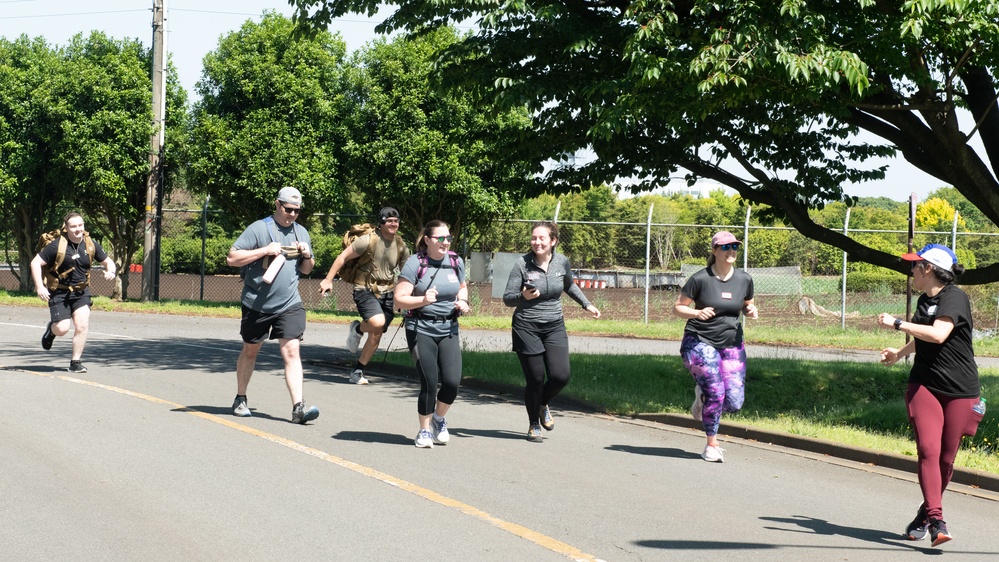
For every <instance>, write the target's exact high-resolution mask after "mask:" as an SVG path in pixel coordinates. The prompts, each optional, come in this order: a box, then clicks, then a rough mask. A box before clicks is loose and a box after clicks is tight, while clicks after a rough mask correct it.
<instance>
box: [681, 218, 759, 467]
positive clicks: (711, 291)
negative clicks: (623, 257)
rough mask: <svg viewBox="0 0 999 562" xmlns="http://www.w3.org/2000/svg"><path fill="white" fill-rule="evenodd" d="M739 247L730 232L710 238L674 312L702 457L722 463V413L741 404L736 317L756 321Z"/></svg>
mask: <svg viewBox="0 0 999 562" xmlns="http://www.w3.org/2000/svg"><path fill="white" fill-rule="evenodd" d="M741 245H742V242H739V241H738V240H737V239H736V238H735V236H734V235H732V233H731V232H726V231H721V232H718V233H717V234H715V235H714V237H712V238H711V255H710V256H709V257H708V266H707V267H705V268H704V269H702V270H701V271H698V272H697V273H695V274H693V275H691V276H690V279H688V280H687V282H686V283H685V284H684V286H683V289H681V290H680V296H678V297H677V299H676V304H675V305H674V306H673V312H675V313H676V315H677V316H679V317H681V318H686V319H687V326H686V327H685V328H684V330H683V341H682V342H681V343H680V356H681V357H682V358H683V364H684V366H685V367H687V370H689V371H690V374H691V375H692V376H693V377H694V382H695V383H697V386H695V387H694V403H693V405H691V407H690V414H691V415H692V416H694V419H695V420H698V421H700V422H702V423H703V425H704V434H705V435H706V436H707V444H706V445H705V447H704V452H703V453H701V458H703V459H704V460H706V461H708V462H723V458H722V449H721V447H719V446H718V426H719V425H720V424H721V415H722V412H723V411H724V412H738V411H739V410H740V409H742V403H743V401H744V400H745V396H746V395H745V387H746V347H745V345H744V344H743V341H742V324H741V323H740V322H739V315H741V314H745V315H746V316H748V317H750V318H756V317H757V315H758V312H757V310H756V305H755V304H753V278H752V277H750V276H749V274H748V273H746V272H745V271H742V270H740V269H737V268H736V267H735V260H736V258H737V257H738V255H739V247H740V246H741Z"/></svg>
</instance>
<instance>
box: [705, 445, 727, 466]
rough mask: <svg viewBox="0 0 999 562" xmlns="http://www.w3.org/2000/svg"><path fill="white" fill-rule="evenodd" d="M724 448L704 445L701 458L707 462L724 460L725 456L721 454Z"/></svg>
mask: <svg viewBox="0 0 999 562" xmlns="http://www.w3.org/2000/svg"><path fill="white" fill-rule="evenodd" d="M724 450H725V449H722V448H721V447H715V446H712V445H706V446H705V447H704V452H703V453H701V458H702V459H704V460H706V461H708V462H725V457H724V456H722V451H724Z"/></svg>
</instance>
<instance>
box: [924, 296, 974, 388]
mask: <svg viewBox="0 0 999 562" xmlns="http://www.w3.org/2000/svg"><path fill="white" fill-rule="evenodd" d="M945 316H946V317H949V318H950V319H951V320H953V321H954V329H953V330H952V331H951V333H950V335H949V336H947V339H946V340H944V342H943V343H932V342H928V341H923V340H921V339H919V338H916V357H915V359H913V361H912V370H911V371H910V372H909V382H915V383H919V384H921V385H923V386H925V387H926V388H928V389H930V390H932V391H934V392H939V393H940V394H943V395H944V396H950V397H953V398H976V397H977V396H978V394H979V393H980V392H981V383H980V382H979V380H978V365H976V364H975V349H974V346H973V345H972V342H971V331H972V328H974V325H973V323H972V320H971V301H970V300H969V299H968V295H967V294H966V293H965V292H964V291H962V290H961V289H960V288H958V287H955V286H954V285H947V286H946V287H944V288H943V289H941V290H940V292H939V293H937V295H936V296H935V297H928V296H926V294H922V295H920V296H919V300H918V301H916V313H915V314H913V315H912V323H913V324H922V325H924V326H931V325H933V321H934V320H936V319H937V318H942V317H945Z"/></svg>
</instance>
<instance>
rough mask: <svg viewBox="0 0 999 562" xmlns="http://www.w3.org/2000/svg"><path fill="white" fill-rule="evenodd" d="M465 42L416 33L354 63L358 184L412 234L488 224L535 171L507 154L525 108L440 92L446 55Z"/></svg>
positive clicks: (445, 32) (506, 210)
mask: <svg viewBox="0 0 999 562" xmlns="http://www.w3.org/2000/svg"><path fill="white" fill-rule="evenodd" d="M457 41H459V37H458V35H457V33H456V32H455V31H454V30H452V29H450V28H442V29H438V30H435V31H434V32H432V33H428V34H426V35H422V36H419V37H416V38H413V39H403V38H398V39H396V40H394V41H391V42H385V41H376V42H374V43H372V44H370V45H368V46H366V47H365V48H363V49H361V50H360V51H359V52H358V53H357V56H356V58H355V59H354V60H353V61H352V64H351V66H352V69H351V72H350V76H351V77H352V80H351V89H352V95H351V98H352V99H354V100H356V101H357V107H356V110H355V111H354V113H353V114H352V115H351V116H350V117H349V121H348V123H349V125H348V126H349V128H350V131H351V142H350V144H349V146H348V151H349V153H350V164H351V165H350V168H351V170H352V179H351V185H352V188H353V189H354V191H355V192H356V193H360V194H363V195H364V196H365V198H366V199H367V200H368V201H371V202H373V203H374V204H376V205H392V206H394V207H396V208H398V209H399V211H400V214H401V215H402V217H403V220H404V221H406V222H409V223H410V224H411V225H412V228H413V229H414V230H418V229H419V228H421V227H422V225H424V224H426V223H427V222H428V221H430V220H432V219H441V220H444V221H446V222H447V223H449V224H450V225H451V228H452V231H453V232H455V233H456V234H457V235H458V236H459V237H461V236H463V234H462V233H463V230H464V229H463V228H462V226H463V225H466V224H485V223H489V222H491V221H492V220H494V219H495V218H496V217H498V216H507V215H509V214H510V213H511V212H512V211H513V209H514V206H515V204H516V203H517V202H518V201H520V200H521V199H523V197H524V195H525V187H526V186H527V185H529V184H528V182H525V181H524V180H525V178H526V177H527V176H528V172H529V170H528V169H527V167H526V166H524V165H523V164H522V163H520V162H516V161H511V160H504V159H503V158H502V155H503V154H504V153H506V152H508V151H509V150H511V149H512V146H511V144H512V143H513V142H515V141H514V139H516V138H517V136H518V135H519V131H520V130H522V129H524V128H525V127H526V126H527V125H528V124H529V120H528V119H527V117H526V115H525V114H524V113H523V112H522V111H516V110H510V111H505V112H500V113H499V114H497V115H495V116H491V115H489V114H483V113H482V112H480V111H479V110H478V109H477V108H476V107H475V105H474V104H473V103H472V101H471V100H470V99H469V96H468V95H467V94H462V93H461V92H458V91H439V90H437V89H435V88H433V85H432V83H431V80H430V74H431V72H432V70H433V65H434V61H435V60H436V58H437V57H438V56H439V54H440V53H441V52H442V51H444V50H445V49H447V48H448V47H450V46H452V45H454V44H455V43H456V42H457Z"/></svg>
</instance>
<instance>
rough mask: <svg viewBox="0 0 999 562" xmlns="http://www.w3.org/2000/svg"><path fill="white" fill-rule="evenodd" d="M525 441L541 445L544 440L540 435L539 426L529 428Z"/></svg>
mask: <svg viewBox="0 0 999 562" xmlns="http://www.w3.org/2000/svg"><path fill="white" fill-rule="evenodd" d="M527 440H528V441H532V442H534V443H541V442H542V441H544V440H545V438H544V436H543V435H541V424H540V423H536V424H534V425H532V426H531V429H528V430H527Z"/></svg>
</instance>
